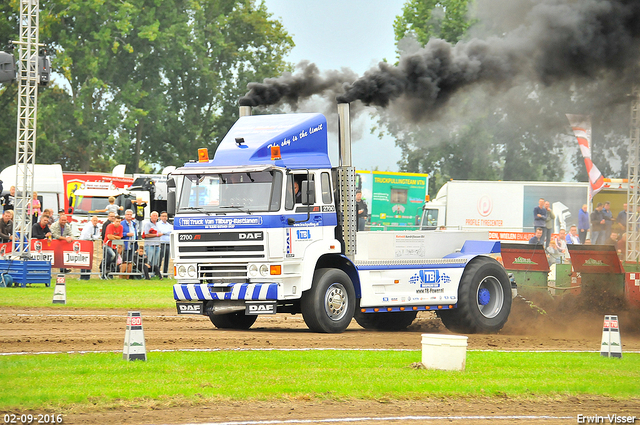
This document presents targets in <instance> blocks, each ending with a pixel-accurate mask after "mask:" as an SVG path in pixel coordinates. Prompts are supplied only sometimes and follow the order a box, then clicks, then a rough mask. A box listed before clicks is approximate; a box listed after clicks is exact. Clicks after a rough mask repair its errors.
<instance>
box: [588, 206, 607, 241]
mask: <svg viewBox="0 0 640 425" xmlns="http://www.w3.org/2000/svg"><path fill="white" fill-rule="evenodd" d="M602 208H603V205H602V202H598V205H597V206H596V209H595V210H594V211H593V212H592V213H591V217H590V218H591V243H592V244H593V245H599V244H603V243H604V242H605V240H606V235H605V218H604V214H603V213H602Z"/></svg>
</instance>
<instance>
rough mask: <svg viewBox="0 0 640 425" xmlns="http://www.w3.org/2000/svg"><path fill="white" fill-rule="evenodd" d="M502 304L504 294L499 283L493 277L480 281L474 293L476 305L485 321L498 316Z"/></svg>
mask: <svg viewBox="0 0 640 425" xmlns="http://www.w3.org/2000/svg"><path fill="white" fill-rule="evenodd" d="M503 304H504V294H503V293H502V285H501V284H500V281H499V280H498V279H497V278H495V277H494V276H487V277H485V278H484V279H482V281H481V282H480V285H478V290H477V291H476V305H477V306H478V311H480V314H482V315H483V316H484V317H486V318H487V319H493V318H494V317H496V316H497V315H498V314H500V311H502V306H503Z"/></svg>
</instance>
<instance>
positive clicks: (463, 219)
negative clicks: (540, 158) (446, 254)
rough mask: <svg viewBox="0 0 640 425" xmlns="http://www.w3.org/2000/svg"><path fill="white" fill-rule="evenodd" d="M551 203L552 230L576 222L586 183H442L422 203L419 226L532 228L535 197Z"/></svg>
mask: <svg viewBox="0 0 640 425" xmlns="http://www.w3.org/2000/svg"><path fill="white" fill-rule="evenodd" d="M540 198H544V199H545V200H548V201H549V202H550V203H551V207H552V209H553V211H554V213H555V215H556V219H555V223H554V229H553V230H554V232H557V231H559V230H560V229H561V228H564V229H566V230H569V226H571V225H572V224H576V225H577V224H578V211H579V210H580V208H581V207H582V205H584V204H586V203H588V184H587V183H579V182H525V181H470V180H469V181H467V180H452V181H449V182H447V183H445V184H444V185H443V186H442V188H440V190H439V191H438V194H437V195H436V198H435V199H434V200H433V201H431V202H427V203H425V205H424V211H423V215H422V220H421V229H423V230H433V229H436V228H440V227H442V226H446V228H447V229H460V230H488V231H496V232H511V233H523V232H533V230H534V228H533V209H534V208H535V207H536V206H537V205H538V200H539V199H540Z"/></svg>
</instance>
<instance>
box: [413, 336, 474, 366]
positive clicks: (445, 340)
mask: <svg viewBox="0 0 640 425" xmlns="http://www.w3.org/2000/svg"><path fill="white" fill-rule="evenodd" d="M466 362H467V337H466V336H460V335H439V334H422V364H423V365H424V366H425V367H426V368H427V369H439V370H464V368H465V365H466Z"/></svg>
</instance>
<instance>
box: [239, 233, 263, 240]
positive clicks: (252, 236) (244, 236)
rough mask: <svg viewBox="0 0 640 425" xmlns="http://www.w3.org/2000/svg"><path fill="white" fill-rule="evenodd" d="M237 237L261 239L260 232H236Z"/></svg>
mask: <svg viewBox="0 0 640 425" xmlns="http://www.w3.org/2000/svg"><path fill="white" fill-rule="evenodd" d="M238 239H253V240H258V239H262V232H248V233H238Z"/></svg>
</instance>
